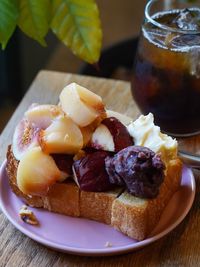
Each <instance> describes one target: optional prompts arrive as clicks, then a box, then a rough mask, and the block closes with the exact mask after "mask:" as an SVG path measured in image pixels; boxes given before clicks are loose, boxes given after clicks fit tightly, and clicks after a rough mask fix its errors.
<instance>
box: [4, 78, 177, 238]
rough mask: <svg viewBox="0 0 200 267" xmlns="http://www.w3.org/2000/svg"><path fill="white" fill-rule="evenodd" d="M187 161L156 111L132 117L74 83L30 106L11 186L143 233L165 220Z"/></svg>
mask: <svg viewBox="0 0 200 267" xmlns="http://www.w3.org/2000/svg"><path fill="white" fill-rule="evenodd" d="M181 169H182V163H181V161H180V160H179V158H178V157H177V142H176V140H174V139H172V138H171V137H169V136H167V135H165V134H162V133H161V132H160V128H159V127H158V126H155V125H154V122H153V115H152V114H149V115H147V116H140V117H139V118H138V119H137V120H136V121H131V119H130V118H128V117H126V116H123V115H122V114H119V113H116V112H113V111H107V110H106V109H105V107H104V104H103V102H102V99H101V97H100V96H98V95H96V94H94V93H92V92H91V91H89V90H87V89H86V88H84V87H82V86H80V85H78V84H75V83H72V84H70V85H68V86H66V87H65V88H64V89H63V90H62V92H61V94H60V102H59V104H58V105H48V104H47V105H38V104H33V105H31V106H30V108H29V109H28V110H27V111H26V112H25V114H24V117H23V118H22V120H21V121H20V122H19V123H18V125H17V127H16V129H15V132H14V136H13V143H12V145H10V146H9V147H8V152H7V174H8V178H9V183H10V186H11V188H12V190H13V192H14V193H15V194H16V195H17V196H19V197H20V198H22V200H23V201H24V202H25V203H26V204H27V205H30V206H32V207H39V208H44V209H47V210H49V211H51V212H58V213H61V214H65V215H68V216H76V217H83V218H89V219H92V220H96V221H99V222H103V223H106V224H110V225H112V226H113V227H114V228H116V229H117V230H119V231H121V232H122V233H124V234H125V235H128V236H130V237H132V238H134V239H137V240H142V239H144V238H145V237H146V236H147V235H149V234H150V233H151V231H152V230H153V228H154V227H155V225H156V224H157V223H158V221H159V218H160V216H161V214H162V211H163V210H164V208H165V206H166V205H167V203H168V201H169V200H170V198H171V197H172V195H173V194H174V192H176V191H177V189H178V187H179V184H180V178H181Z"/></svg>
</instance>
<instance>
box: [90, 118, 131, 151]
mask: <svg viewBox="0 0 200 267" xmlns="http://www.w3.org/2000/svg"><path fill="white" fill-rule="evenodd" d="M132 145H133V139H132V137H131V136H130V134H129V132H128V131H127V129H126V127H125V126H124V125H123V124H122V123H121V122H120V121H119V120H118V119H117V118H115V117H109V118H106V119H104V120H103V121H102V122H101V124H100V125H99V126H98V127H97V128H96V130H95V132H94V133H93V135H92V140H91V146H92V147H94V148H96V149H102V150H106V151H111V152H118V151H120V150H122V149H123V148H126V147H128V146H132Z"/></svg>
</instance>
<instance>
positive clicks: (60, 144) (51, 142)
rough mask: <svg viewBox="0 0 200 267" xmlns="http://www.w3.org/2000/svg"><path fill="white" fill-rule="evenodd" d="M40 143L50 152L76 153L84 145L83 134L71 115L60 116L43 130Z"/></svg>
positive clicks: (46, 151)
mask: <svg viewBox="0 0 200 267" xmlns="http://www.w3.org/2000/svg"><path fill="white" fill-rule="evenodd" d="M40 145H41V147H42V150H43V151H44V152H45V153H48V154H53V153H55V154H76V153H77V152H78V151H79V150H80V149H81V148H82V147H83V136H82V133H81V131H80V129H79V128H78V126H77V125H76V124H75V123H74V122H73V121H72V120H71V119H70V118H69V117H67V116H64V117H58V118H56V119H55V120H54V121H53V122H52V124H51V125H50V126H49V127H48V128H47V129H46V130H42V132H41V138H40Z"/></svg>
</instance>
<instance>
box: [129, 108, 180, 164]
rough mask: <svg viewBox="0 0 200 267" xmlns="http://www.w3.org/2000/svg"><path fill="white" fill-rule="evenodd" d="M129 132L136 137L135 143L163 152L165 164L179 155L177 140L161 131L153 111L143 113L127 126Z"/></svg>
mask: <svg viewBox="0 0 200 267" xmlns="http://www.w3.org/2000/svg"><path fill="white" fill-rule="evenodd" d="M127 129H128V131H129V134H130V135H131V136H132V137H133V138H134V144H135V145H138V146H145V147H148V148H150V149H151V150H153V151H154V152H155V153H161V157H162V159H163V161H164V162H165V164H167V162H169V160H171V159H173V158H176V157H177V146H178V144H177V141H176V139H173V138H172V137H170V136H168V135H166V134H163V133H161V131H160V127H158V126H156V125H155V124H154V117H153V114H152V113H149V114H148V115H147V116H144V115H141V116H140V117H139V118H138V119H137V120H135V121H133V122H131V123H130V124H129V125H128V127H127Z"/></svg>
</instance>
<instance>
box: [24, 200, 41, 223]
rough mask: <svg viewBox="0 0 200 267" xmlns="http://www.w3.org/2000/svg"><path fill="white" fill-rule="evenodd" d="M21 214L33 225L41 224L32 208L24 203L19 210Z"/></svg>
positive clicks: (26, 221)
mask: <svg viewBox="0 0 200 267" xmlns="http://www.w3.org/2000/svg"><path fill="white" fill-rule="evenodd" d="M19 216H20V218H21V219H22V221H24V222H25V223H28V224H31V225H39V222H38V220H37V218H36V217H35V215H34V213H33V212H32V211H31V210H29V209H28V207H27V206H26V205H23V206H22V207H21V209H20V210H19Z"/></svg>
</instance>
